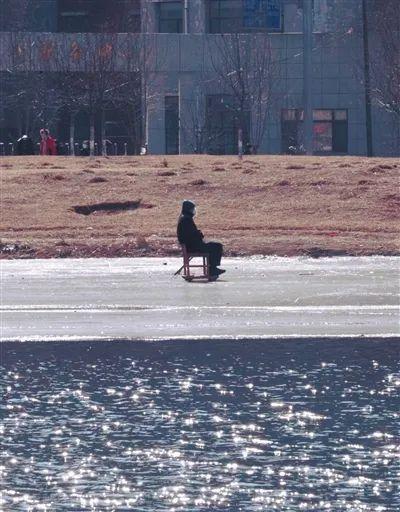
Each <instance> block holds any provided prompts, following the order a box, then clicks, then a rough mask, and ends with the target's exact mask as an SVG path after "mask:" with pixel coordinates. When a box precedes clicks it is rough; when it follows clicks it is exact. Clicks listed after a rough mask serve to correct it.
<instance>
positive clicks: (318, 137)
mask: <svg viewBox="0 0 400 512" xmlns="http://www.w3.org/2000/svg"><path fill="white" fill-rule="evenodd" d="M313 131H314V151H315V152H316V153H326V152H331V151H332V123H319V122H314V130H313Z"/></svg>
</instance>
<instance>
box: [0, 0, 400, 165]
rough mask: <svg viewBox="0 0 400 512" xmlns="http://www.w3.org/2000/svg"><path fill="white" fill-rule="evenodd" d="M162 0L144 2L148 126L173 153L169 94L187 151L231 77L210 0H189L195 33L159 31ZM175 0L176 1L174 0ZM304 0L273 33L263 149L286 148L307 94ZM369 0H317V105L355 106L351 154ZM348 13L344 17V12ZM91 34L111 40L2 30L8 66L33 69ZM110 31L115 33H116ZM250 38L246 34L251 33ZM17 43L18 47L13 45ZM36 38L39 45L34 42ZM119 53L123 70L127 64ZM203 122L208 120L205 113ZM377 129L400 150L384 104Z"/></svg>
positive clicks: (386, 145)
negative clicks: (285, 138) (292, 114)
mask: <svg viewBox="0 0 400 512" xmlns="http://www.w3.org/2000/svg"><path fill="white" fill-rule="evenodd" d="M158 1H159V0H143V2H142V30H143V32H147V33H148V34H147V39H148V44H149V47H150V48H151V50H150V53H151V59H150V61H151V73H150V75H149V76H148V77H147V80H146V87H148V93H149V98H151V100H150V102H149V108H148V120H149V123H148V131H149V149H150V152H152V153H164V152H165V112H164V102H165V96H166V95H169V94H174V95H179V94H180V96H181V99H180V116H181V130H182V133H181V143H180V148H181V151H182V152H192V151H193V140H191V138H193V137H190V136H188V134H187V133H183V132H184V131H186V132H188V127H189V126H190V123H192V122H193V116H194V113H193V111H194V110H195V111H196V117H199V112H204V97H205V95H206V94H211V93H213V94H215V93H224V92H227V91H226V90H225V89H224V86H223V83H221V82H220V81H219V80H218V77H217V76H216V74H215V70H214V67H213V64H212V61H213V59H215V58H216V55H217V52H216V49H215V42H216V41H217V40H218V38H220V37H221V36H220V35H217V34H206V33H205V31H206V18H205V2H204V0H189V1H188V7H189V9H188V25H187V26H188V32H189V33H188V34H155V32H156V31H157V29H158V22H157V16H156V15H157V9H156V4H157V2H158ZM167 1H168V0H167ZM298 5H299V3H298V1H297V0H284V32H283V33H276V34H270V35H269V36H268V37H269V39H270V42H271V48H272V51H273V54H274V58H275V59H276V60H277V61H278V62H279V66H278V69H277V72H276V74H275V76H274V81H273V90H274V95H273V102H272V104H271V107H270V108H269V113H268V123H267V127H266V131H265V134H264V137H263V140H262V144H261V147H260V152H262V153H279V152H280V151H281V121H280V119H281V110H282V109H284V108H302V103H303V101H302V96H303V56H302V54H303V42H302V34H301V9H299V8H298ZM360 5H361V0H352V1H351V2H349V1H348V0H315V31H316V32H315V34H314V49H313V55H312V61H313V80H312V92H313V108H314V109H347V110H348V130H349V132H348V134H349V154H352V155H363V154H365V152H366V129H365V117H366V116H365V97H364V86H363V82H362V77H361V78H360V76H359V75H357V73H355V62H357V61H358V62H360V61H362V55H363V54H362V52H363V46H362V39H361V38H360V36H359V30H358V29H357V23H358V24H359V22H360ZM338 12H341V13H345V14H344V15H343V17H342V18H340V19H339V18H338V16H337V13H338ZM87 37H90V38H91V37H93V38H98V39H103V40H105V39H107V36H106V35H104V34H103V35H101V34H100V35H99V34H97V35H91V36H87V35H85V36H83V35H82V34H56V33H53V34H44V33H36V34H30V33H25V34H24V35H21V34H19V35H16V34H10V33H4V32H3V33H1V32H0V48H1V53H0V71H1V70H3V71H4V70H9V69H15V70H18V69H19V70H21V69H22V70H29V71H32V72H36V71H47V70H52V69H53V70H54V71H57V66H59V62H58V63H57V66H55V65H54V64H52V61H51V59H50V60H47V61H46V60H44V59H43V58H42V57H43V52H42V50H41V48H43V45H45V46H46V44H48V42H49V41H50V42H52V44H54V48H55V49H57V48H59V47H61V46H64V47H65V46H67V47H70V46H71V45H72V44H73V43H74V42H75V41H78V42H81V41H83V40H84V39H85V38H87ZM110 37H113V38H115V35H112V36H110ZM138 37H139V38H140V37H141V36H140V35H134V34H130V35H124V34H120V35H118V39H124V38H128V40H129V38H132V39H131V40H132V45H134V44H135V43H134V42H133V41H134V40H136V38H138ZM243 37H246V36H245V35H244V36H243ZM21 40H22V44H21V48H22V47H23V48H26V51H25V50H24V51H25V53H24V55H22V56H21V55H17V57H18V58H16V54H15V43H16V42H18V41H20V42H21ZM10 41H11V46H13V47H14V50H13V51H12V52H10V51H8V50H7V48H10ZM32 43H34V44H32ZM81 66H82V64H80V63H79V62H77V61H73V60H71V62H64V70H65V69H70V70H71V71H74V70H75V71H77V70H80V69H81ZM124 66H125V62H124V60H123V59H121V58H119V60H118V62H117V65H116V69H118V67H120V68H121V69H124ZM196 122H197V123H198V124H199V125H202V124H204V119H197V120H196ZM373 124H374V126H373V135H374V150H375V154H376V155H390V156H394V155H399V146H400V140H399V134H400V126H399V119H398V117H397V118H396V117H395V116H394V115H390V114H389V113H387V112H385V111H384V110H383V109H382V108H378V106H374V109H373Z"/></svg>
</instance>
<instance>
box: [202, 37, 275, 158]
mask: <svg viewBox="0 0 400 512" xmlns="http://www.w3.org/2000/svg"><path fill="white" fill-rule="evenodd" d="M209 47H210V48H209V54H210V59H211V64H212V68H213V70H214V72H215V73H216V75H217V77H218V81H219V82H220V84H221V85H222V88H223V90H224V91H226V93H228V94H230V95H232V97H233V108H234V110H235V117H236V120H237V125H238V130H241V131H242V133H247V136H248V139H249V143H250V144H251V146H252V147H253V149H254V151H255V152H257V150H258V148H259V146H260V143H261V141H262V138H263V135H264V133H265V131H266V125H267V117H268V113H269V111H270V108H271V106H272V99H273V89H274V81H275V79H276V78H277V70H278V64H279V63H278V61H277V60H276V59H275V58H274V53H273V50H272V48H271V40H270V38H269V36H268V34H264V33H260V34H222V35H218V36H216V37H215V38H212V40H210V44H209ZM249 120H250V129H248V126H249Z"/></svg>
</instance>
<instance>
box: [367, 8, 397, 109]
mask: <svg viewBox="0 0 400 512" xmlns="http://www.w3.org/2000/svg"><path fill="white" fill-rule="evenodd" d="M367 5H368V7H369V9H368V18H369V27H370V52H369V53H370V72H371V94H372V97H373V99H374V100H375V102H376V103H377V104H378V105H380V106H381V107H382V108H384V109H385V110H387V111H388V112H391V113H393V114H396V115H397V116H398V117H400V12H399V8H400V5H399V2H398V0H371V2H370V3H369V4H367Z"/></svg>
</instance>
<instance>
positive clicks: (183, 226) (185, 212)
mask: <svg viewBox="0 0 400 512" xmlns="http://www.w3.org/2000/svg"><path fill="white" fill-rule="evenodd" d="M194 208H195V204H194V203H193V202H192V201H183V203H182V213H181V215H180V217H179V221H178V228H177V235H178V241H179V243H180V244H184V245H186V248H187V249H188V250H189V251H199V250H201V248H202V246H203V238H204V235H203V233H202V232H201V231H200V230H199V229H197V227H196V224H195V223H194V220H193V217H194Z"/></svg>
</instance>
